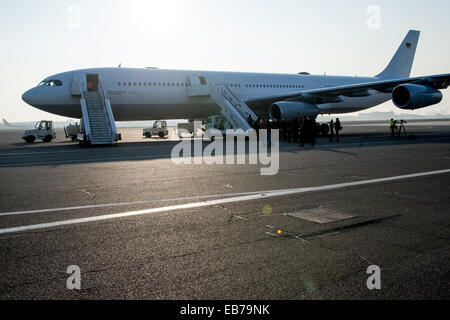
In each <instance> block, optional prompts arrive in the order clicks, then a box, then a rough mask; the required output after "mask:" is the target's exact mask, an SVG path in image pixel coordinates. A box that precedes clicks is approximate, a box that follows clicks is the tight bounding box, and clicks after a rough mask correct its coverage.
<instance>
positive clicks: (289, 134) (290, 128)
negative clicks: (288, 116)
mask: <svg viewBox="0 0 450 320" xmlns="http://www.w3.org/2000/svg"><path fill="white" fill-rule="evenodd" d="M287 136H288V142H289V143H291V141H292V121H291V120H288V122H287Z"/></svg>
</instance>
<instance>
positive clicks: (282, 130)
mask: <svg viewBox="0 0 450 320" xmlns="http://www.w3.org/2000/svg"><path fill="white" fill-rule="evenodd" d="M286 129H287V127H286V120H284V119H283V120H281V121H280V135H281V139H282V140H283V141H284V142H286Z"/></svg>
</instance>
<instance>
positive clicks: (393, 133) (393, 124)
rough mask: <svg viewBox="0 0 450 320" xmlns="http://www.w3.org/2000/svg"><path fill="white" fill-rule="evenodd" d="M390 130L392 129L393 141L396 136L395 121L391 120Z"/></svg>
mask: <svg viewBox="0 0 450 320" xmlns="http://www.w3.org/2000/svg"><path fill="white" fill-rule="evenodd" d="M389 128H390V129H391V139H394V136H395V121H394V119H391V122H390V125H389Z"/></svg>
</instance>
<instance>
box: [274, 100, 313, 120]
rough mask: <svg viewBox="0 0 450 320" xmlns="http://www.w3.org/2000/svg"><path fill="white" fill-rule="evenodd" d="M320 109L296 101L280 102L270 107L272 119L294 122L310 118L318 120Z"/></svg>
mask: <svg viewBox="0 0 450 320" xmlns="http://www.w3.org/2000/svg"><path fill="white" fill-rule="evenodd" d="M319 112H320V109H319V108H318V107H317V106H315V105H313V104H308V103H304V102H295V101H280V102H275V103H274V104H272V105H271V106H270V111H269V114H270V117H271V118H272V119H276V120H292V119H295V118H299V119H300V118H301V117H303V116H308V117H312V118H316V117H317V116H318V115H319Z"/></svg>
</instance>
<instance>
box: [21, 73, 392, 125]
mask: <svg viewBox="0 0 450 320" xmlns="http://www.w3.org/2000/svg"><path fill="white" fill-rule="evenodd" d="M89 75H97V76H98V79H99V81H100V82H101V83H103V85H104V87H105V90H106V92H107V94H108V96H109V99H110V101H111V106H112V110H113V113H114V118H115V119H116V120H117V121H139V120H155V119H161V120H166V119H200V118H206V117H208V116H211V115H217V114H220V109H219V107H218V106H217V105H216V103H215V102H214V101H213V100H212V99H211V97H209V96H194V97H193V96H189V95H188V90H189V88H190V87H191V80H192V79H201V80H203V79H207V81H210V82H212V83H215V84H226V85H227V86H228V87H229V88H230V89H231V90H232V91H233V93H234V94H236V95H237V96H238V97H239V98H241V99H243V100H245V99H246V98H250V97H259V96H268V95H269V96H270V95H282V94H289V93H295V92H300V91H303V90H310V89H318V88H327V87H336V86H342V85H348V84H358V83H367V82H372V81H377V80H379V79H378V78H375V77H343V76H317V75H309V74H264V73H240V72H214V71H183V70H160V69H149V68H147V69H128V68H98V69H84V70H76V71H70V72H65V73H60V74H56V75H54V76H50V77H48V78H46V79H45V80H44V81H43V82H42V83H43V84H44V85H42V83H41V85H39V86H37V87H35V88H33V89H31V90H29V91H27V92H26V93H25V94H24V95H23V99H24V101H26V102H27V103H28V104H30V105H32V106H34V107H36V108H38V109H41V110H44V111H46V112H50V113H53V114H57V115H60V116H65V117H69V118H81V117H82V112H81V108H80V96H79V95H74V94H73V85H74V83H76V82H77V81H81V82H84V83H86V81H87V80H86V77H87V76H89ZM369 92H370V95H369V96H366V97H343V99H342V101H341V102H338V103H327V104H319V105H317V107H318V108H320V110H321V113H323V114H340V113H349V112H355V111H360V110H364V109H368V108H371V107H374V106H376V105H378V104H381V103H383V102H386V101H388V100H390V99H391V94H389V93H381V92H378V91H375V90H371V91H369ZM249 107H250V108H251V109H252V110H253V111H254V112H255V113H256V114H257V115H268V113H269V108H270V105H264V104H260V105H250V106H249Z"/></svg>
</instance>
